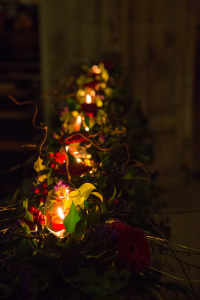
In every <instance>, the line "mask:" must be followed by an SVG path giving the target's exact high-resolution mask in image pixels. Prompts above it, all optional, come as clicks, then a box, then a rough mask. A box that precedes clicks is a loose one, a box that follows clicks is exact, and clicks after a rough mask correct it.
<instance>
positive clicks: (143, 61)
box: [40, 0, 200, 185]
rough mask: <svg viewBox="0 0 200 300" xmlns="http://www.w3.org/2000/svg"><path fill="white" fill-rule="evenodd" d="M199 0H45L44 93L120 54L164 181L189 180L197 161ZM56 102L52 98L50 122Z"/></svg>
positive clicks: (41, 4) (42, 32)
mask: <svg viewBox="0 0 200 300" xmlns="http://www.w3.org/2000/svg"><path fill="white" fill-rule="evenodd" d="M198 11H200V9H199V1H198V0H134V1H133V0H101V1H97V0H84V1H83V0H59V1H55V0H42V1H41V2H40V20H41V57H42V59H41V64H42V65H41V66H42V73H43V75H42V76H43V88H44V90H46V89H47V88H49V87H51V86H52V85H53V84H54V83H55V81H56V80H57V79H59V78H61V77H66V78H67V77H69V76H70V75H71V74H70V72H71V67H72V66H73V64H75V63H77V62H79V61H81V60H84V59H90V58H98V56H99V55H101V54H102V53H105V52H118V53H120V54H121V55H122V63H123V67H124V69H125V73H126V75H128V76H130V78H131V82H132V87H133V97H134V98H135V99H138V100H140V101H141V102H142V106H143V110H144V112H145V113H146V115H147V117H148V118H149V120H150V129H151V130H152V133H153V136H154V140H155V141H156V148H155V150H156V157H157V160H156V162H155V168H158V169H159V170H160V171H161V177H160V178H161V182H162V184H164V185H169V184H170V185H176V184H178V183H181V182H182V181H183V180H184V177H185V174H184V171H182V170H186V169H188V168H189V169H191V168H194V162H193V155H192V152H193V149H192V145H193V141H192V138H193V128H192V118H193V116H192V106H193V81H194V56H195V47H196V45H195V42H196V38H195V35H196V26H197V22H198ZM49 109H51V105H50V103H47V102H46V109H45V112H46V120H48V114H49Z"/></svg>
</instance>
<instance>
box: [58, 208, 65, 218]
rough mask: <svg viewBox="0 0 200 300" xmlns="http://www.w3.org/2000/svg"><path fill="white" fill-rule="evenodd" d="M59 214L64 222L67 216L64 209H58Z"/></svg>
mask: <svg viewBox="0 0 200 300" xmlns="http://www.w3.org/2000/svg"><path fill="white" fill-rule="evenodd" d="M58 214H59V217H60V218H61V219H62V220H64V218H65V215H64V214H63V211H62V209H61V208H60V207H58Z"/></svg>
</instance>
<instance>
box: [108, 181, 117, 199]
mask: <svg viewBox="0 0 200 300" xmlns="http://www.w3.org/2000/svg"><path fill="white" fill-rule="evenodd" d="M113 188H114V192H113V194H112V197H111V198H110V200H109V201H108V204H112V203H113V201H114V200H115V197H116V187H115V186H114V184H113Z"/></svg>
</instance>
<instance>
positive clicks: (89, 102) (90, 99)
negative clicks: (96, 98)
mask: <svg viewBox="0 0 200 300" xmlns="http://www.w3.org/2000/svg"><path fill="white" fill-rule="evenodd" d="M85 101H86V103H87V104H91V103H92V97H91V96H90V95H89V94H87V95H86V100H85Z"/></svg>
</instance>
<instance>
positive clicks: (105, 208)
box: [101, 202, 107, 214]
mask: <svg viewBox="0 0 200 300" xmlns="http://www.w3.org/2000/svg"><path fill="white" fill-rule="evenodd" d="M101 206H102V214H106V213H107V207H106V203H105V202H102V203H101Z"/></svg>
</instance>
